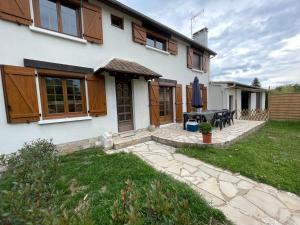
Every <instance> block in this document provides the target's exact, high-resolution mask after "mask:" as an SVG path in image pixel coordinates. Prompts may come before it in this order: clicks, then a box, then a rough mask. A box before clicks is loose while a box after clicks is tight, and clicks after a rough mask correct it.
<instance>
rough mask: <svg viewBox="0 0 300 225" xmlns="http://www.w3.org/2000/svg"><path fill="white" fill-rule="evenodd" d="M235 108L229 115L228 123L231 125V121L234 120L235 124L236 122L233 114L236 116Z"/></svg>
mask: <svg viewBox="0 0 300 225" xmlns="http://www.w3.org/2000/svg"><path fill="white" fill-rule="evenodd" d="M235 112H236V111H235V110H233V111H231V112H230V113H229V117H228V124H229V125H231V121H232V124H234V122H233V116H234V114H235Z"/></svg>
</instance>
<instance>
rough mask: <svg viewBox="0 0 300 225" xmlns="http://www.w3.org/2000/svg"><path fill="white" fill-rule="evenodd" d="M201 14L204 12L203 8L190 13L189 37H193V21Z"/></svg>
mask: <svg viewBox="0 0 300 225" xmlns="http://www.w3.org/2000/svg"><path fill="white" fill-rule="evenodd" d="M202 14H204V9H202V10H201V11H200V12H198V13H195V14H194V15H192V17H191V38H193V22H194V21H195V20H196V19H197V18H198V17H199V16H201V15H202Z"/></svg>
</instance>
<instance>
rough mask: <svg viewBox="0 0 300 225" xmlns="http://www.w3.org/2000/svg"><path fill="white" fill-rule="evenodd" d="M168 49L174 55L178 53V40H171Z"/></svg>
mask: <svg viewBox="0 0 300 225" xmlns="http://www.w3.org/2000/svg"><path fill="white" fill-rule="evenodd" d="M168 51H169V52H170V54H172V55H177V53H178V47H177V41H175V40H169V42H168Z"/></svg>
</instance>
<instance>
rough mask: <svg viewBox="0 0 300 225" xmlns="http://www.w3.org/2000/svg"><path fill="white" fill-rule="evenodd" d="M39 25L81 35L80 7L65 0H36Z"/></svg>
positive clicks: (36, 16) (36, 15)
mask: <svg viewBox="0 0 300 225" xmlns="http://www.w3.org/2000/svg"><path fill="white" fill-rule="evenodd" d="M34 14H35V23H36V25H37V26H39V27H42V28H45V29H48V30H52V31H56V32H61V33H64V34H68V35H72V36H80V35H81V29H80V7H79V6H77V5H73V4H70V3H67V2H65V1H51V0H34Z"/></svg>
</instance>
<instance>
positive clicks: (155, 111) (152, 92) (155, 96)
mask: <svg viewBox="0 0 300 225" xmlns="http://www.w3.org/2000/svg"><path fill="white" fill-rule="evenodd" d="M149 101H150V123H151V125H154V126H156V127H158V126H159V125H160V120H159V84H158V81H151V82H150V83H149Z"/></svg>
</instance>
